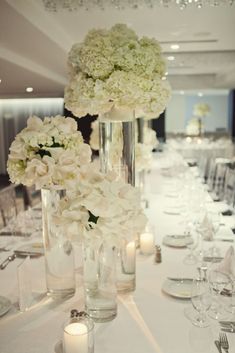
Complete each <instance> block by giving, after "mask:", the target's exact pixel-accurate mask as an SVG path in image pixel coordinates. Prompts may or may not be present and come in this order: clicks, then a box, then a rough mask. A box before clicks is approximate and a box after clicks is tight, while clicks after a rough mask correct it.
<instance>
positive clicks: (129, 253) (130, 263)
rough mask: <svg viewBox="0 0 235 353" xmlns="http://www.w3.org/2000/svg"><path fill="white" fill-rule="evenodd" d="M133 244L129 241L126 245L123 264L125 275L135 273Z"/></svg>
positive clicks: (134, 247)
mask: <svg viewBox="0 0 235 353" xmlns="http://www.w3.org/2000/svg"><path fill="white" fill-rule="evenodd" d="M135 249H136V246H135V242H134V241H130V242H129V243H128V244H127V245H126V262H125V270H126V272H127V273H134V272H135Z"/></svg>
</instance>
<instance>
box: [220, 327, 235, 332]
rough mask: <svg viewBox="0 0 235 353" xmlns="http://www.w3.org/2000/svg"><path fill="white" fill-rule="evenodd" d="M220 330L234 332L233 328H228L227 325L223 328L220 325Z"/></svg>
mask: <svg viewBox="0 0 235 353" xmlns="http://www.w3.org/2000/svg"><path fill="white" fill-rule="evenodd" d="M221 331H223V332H227V333H235V328H232V327H231V328H229V327H227V328H225V327H221Z"/></svg>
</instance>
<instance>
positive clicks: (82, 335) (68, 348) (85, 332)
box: [63, 310, 94, 353]
mask: <svg viewBox="0 0 235 353" xmlns="http://www.w3.org/2000/svg"><path fill="white" fill-rule="evenodd" d="M93 352H94V323H93V321H92V320H91V319H90V318H89V316H88V315H87V314H86V313H85V312H78V311H76V310H72V312H71V319H70V320H69V321H68V322H66V323H65V324H64V327H63V353H93Z"/></svg>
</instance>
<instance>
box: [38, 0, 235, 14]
mask: <svg viewBox="0 0 235 353" xmlns="http://www.w3.org/2000/svg"><path fill="white" fill-rule="evenodd" d="M234 2H235V0H43V3H44V7H45V9H46V10H48V11H52V12H53V11H54V12H57V11H60V10H67V11H76V10H79V9H83V10H87V11H88V10H92V9H95V8H98V9H100V10H105V9H107V8H114V9H117V10H125V9H128V8H132V9H138V8H143V7H147V8H153V7H155V6H163V7H165V8H167V7H179V8H180V9H181V10H183V9H184V8H186V7H196V8H202V7H208V6H212V7H217V6H232V5H233V4H234Z"/></svg>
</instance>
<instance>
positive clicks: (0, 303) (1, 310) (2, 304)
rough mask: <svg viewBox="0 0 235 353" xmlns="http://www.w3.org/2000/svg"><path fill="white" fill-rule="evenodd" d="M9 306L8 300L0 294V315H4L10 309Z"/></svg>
mask: <svg viewBox="0 0 235 353" xmlns="http://www.w3.org/2000/svg"><path fill="white" fill-rule="evenodd" d="M10 308H11V302H10V300H9V299H7V298H6V297H3V296H1V295H0V316H3V315H5V314H6V313H7V312H8V311H9V310H10Z"/></svg>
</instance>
